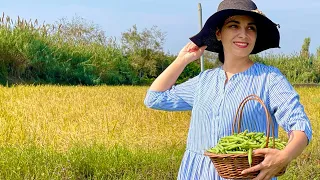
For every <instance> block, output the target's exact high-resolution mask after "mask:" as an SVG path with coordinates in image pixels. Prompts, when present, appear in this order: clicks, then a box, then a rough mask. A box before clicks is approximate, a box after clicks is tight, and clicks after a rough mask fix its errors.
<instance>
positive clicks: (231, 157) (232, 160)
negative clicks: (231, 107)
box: [204, 95, 286, 179]
mask: <svg viewBox="0 0 320 180" xmlns="http://www.w3.org/2000/svg"><path fill="white" fill-rule="evenodd" d="M250 100H256V101H258V102H259V103H260V104H261V105H262V106H263V108H264V110H265V113H266V116H267V132H266V133H267V134H266V136H267V140H266V146H265V147H266V148H268V143H269V135H270V125H271V127H272V136H273V141H274V139H275V138H274V125H273V122H272V120H271V116H270V113H269V111H268V109H267V108H266V106H265V104H264V103H263V101H262V100H261V99H260V98H259V97H258V96H256V95H249V96H247V97H246V98H245V99H244V100H243V101H242V102H241V103H240V105H239V107H238V109H237V112H236V115H235V117H234V122H233V126H232V134H234V129H235V125H236V123H237V120H238V128H237V129H238V133H240V127H241V126H240V125H241V119H242V112H243V109H244V105H245V104H246V103H247V102H248V101H250ZM274 144H275V143H274V142H273V148H275V147H274ZM204 154H205V155H206V156H209V157H210V159H211V161H212V162H213V164H214V166H215V168H216V170H217V172H218V174H219V176H221V177H223V178H225V179H252V178H255V177H256V176H257V175H258V174H259V171H257V172H252V173H248V174H241V172H242V171H243V170H244V169H247V168H249V163H248V155H247V154H214V153H210V152H205V153H204ZM263 160H264V155H261V154H253V155H252V166H255V165H257V164H259V163H261V162H262V161H263ZM285 171H286V167H284V168H283V169H282V170H281V171H279V172H278V173H277V174H276V176H281V175H283V174H284V173H285Z"/></svg>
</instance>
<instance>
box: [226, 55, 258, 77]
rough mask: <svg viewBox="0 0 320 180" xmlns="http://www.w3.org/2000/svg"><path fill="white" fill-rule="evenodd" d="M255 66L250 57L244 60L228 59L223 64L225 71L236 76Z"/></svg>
mask: <svg viewBox="0 0 320 180" xmlns="http://www.w3.org/2000/svg"><path fill="white" fill-rule="evenodd" d="M252 65H253V62H252V61H251V60H250V59H249V57H244V58H234V57H233V58H228V57H226V58H225V60H224V63H223V66H222V67H223V70H224V71H225V72H227V73H230V74H236V73H240V72H243V71H246V70H247V69H249V68H250V67H251V66H252Z"/></svg>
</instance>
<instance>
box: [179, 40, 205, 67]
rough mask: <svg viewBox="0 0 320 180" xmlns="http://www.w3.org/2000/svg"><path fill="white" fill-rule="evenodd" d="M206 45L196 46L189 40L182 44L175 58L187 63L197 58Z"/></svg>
mask: <svg viewBox="0 0 320 180" xmlns="http://www.w3.org/2000/svg"><path fill="white" fill-rule="evenodd" d="M206 48H207V46H202V47H200V48H199V47H198V46H197V45H195V44H194V43H193V42H189V43H188V44H187V45H186V46H184V47H183V48H182V49H181V51H180V52H179V54H178V57H177V59H180V60H182V61H184V62H185V63H187V64H189V63H191V62H192V61H194V60H196V59H198V58H199V57H200V56H201V55H202V54H203V52H204V50H205V49H206Z"/></svg>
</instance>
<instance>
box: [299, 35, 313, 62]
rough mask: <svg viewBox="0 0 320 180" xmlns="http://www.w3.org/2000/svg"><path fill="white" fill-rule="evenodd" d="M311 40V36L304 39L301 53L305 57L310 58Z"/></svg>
mask: <svg viewBox="0 0 320 180" xmlns="http://www.w3.org/2000/svg"><path fill="white" fill-rule="evenodd" d="M310 41H311V39H310V38H309V37H308V38H305V39H304V41H303V44H302V48H301V52H300V55H301V56H302V57H303V58H309V55H310V54H309V47H310Z"/></svg>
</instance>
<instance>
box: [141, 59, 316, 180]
mask: <svg viewBox="0 0 320 180" xmlns="http://www.w3.org/2000/svg"><path fill="white" fill-rule="evenodd" d="M225 80H226V75H225V72H224V70H223V69H222V68H221V67H219V68H215V69H210V70H206V71H203V72H201V73H200V74H199V75H198V76H196V77H194V78H192V79H190V80H188V81H186V82H184V83H182V84H179V85H176V86H172V88H170V89H169V90H167V91H164V92H158V91H152V90H148V92H147V95H146V98H145V101H144V103H145V105H146V106H147V107H150V108H153V109H160V110H167V111H184V110H192V115H191V122H190V127H189V132H188V139H187V146H186V151H185V154H184V156H183V159H182V162H181V166H180V169H179V174H178V179H182V180H189V179H190V180H197V179H201V180H207V179H208V180H219V179H223V178H221V177H220V176H219V175H218V173H217V172H216V170H215V169H214V165H213V163H212V162H211V161H210V159H209V158H208V157H207V156H204V155H203V153H204V152H205V150H207V149H209V148H211V147H213V146H215V145H216V143H217V142H218V140H219V138H221V137H223V136H227V135H230V134H231V129H232V123H233V118H234V115H235V113H236V109H237V108H238V106H239V104H240V102H241V101H242V100H243V99H244V98H245V97H246V96H248V95H250V94H255V95H258V96H259V97H260V98H261V99H262V100H263V101H264V103H265V104H266V106H267V108H268V110H269V112H270V113H271V116H272V119H273V122H274V128H275V136H276V137H278V127H279V125H280V126H281V127H282V128H283V129H284V130H285V131H286V132H288V133H289V132H290V131H292V130H301V131H304V132H305V133H306V135H307V137H308V140H309V141H310V140H311V136H312V130H311V125H310V121H309V119H308V117H307V116H306V114H305V112H304V108H303V106H302V105H301V104H300V102H299V95H298V94H297V93H296V91H295V90H294V89H293V87H292V86H291V85H290V83H289V82H288V81H287V79H286V78H285V77H284V76H283V75H282V74H281V72H280V71H279V70H278V69H277V68H275V67H272V66H266V65H263V64H260V63H254V64H253V65H252V66H251V67H250V68H249V69H247V70H246V71H244V72H241V73H237V74H235V75H233V76H232V77H231V78H230V80H229V81H228V82H227V83H226V84H225ZM242 117H243V119H242V127H241V130H244V129H249V131H261V132H265V131H266V115H265V112H264V109H263V108H262V106H261V105H260V104H259V103H258V102H256V101H249V102H248V103H247V104H246V105H245V108H244V112H243V116H242ZM274 179H276V178H274Z"/></svg>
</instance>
